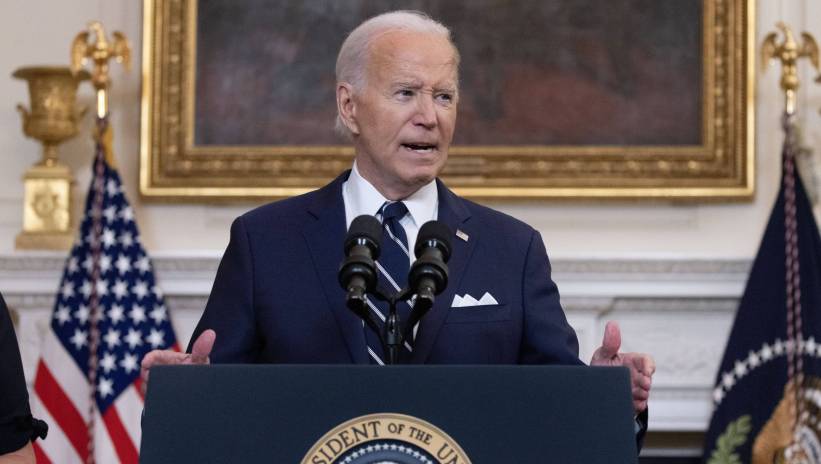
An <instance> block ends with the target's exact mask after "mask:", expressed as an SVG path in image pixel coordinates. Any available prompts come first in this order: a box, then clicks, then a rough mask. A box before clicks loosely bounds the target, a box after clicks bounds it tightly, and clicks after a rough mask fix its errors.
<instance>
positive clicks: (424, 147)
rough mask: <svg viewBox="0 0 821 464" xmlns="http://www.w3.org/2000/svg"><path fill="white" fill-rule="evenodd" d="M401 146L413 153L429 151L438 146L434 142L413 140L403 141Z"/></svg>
mask: <svg viewBox="0 0 821 464" xmlns="http://www.w3.org/2000/svg"><path fill="white" fill-rule="evenodd" d="M402 148H404V149H406V150H410V151H412V152H415V153H431V152H433V151H435V150H436V149H437V148H438V145H436V144H435V143H426V142H413V143H403V144H402Z"/></svg>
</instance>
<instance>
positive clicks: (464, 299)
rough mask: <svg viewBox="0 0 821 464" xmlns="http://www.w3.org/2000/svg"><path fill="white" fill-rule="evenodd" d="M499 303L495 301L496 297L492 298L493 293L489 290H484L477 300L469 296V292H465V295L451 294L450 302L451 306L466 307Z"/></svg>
mask: <svg viewBox="0 0 821 464" xmlns="http://www.w3.org/2000/svg"><path fill="white" fill-rule="evenodd" d="M497 304H499V302H498V301H496V298H493V295H491V294H490V292H485V294H484V295H482V298H479V299H478V300H477V299H476V298H473V297H472V296H470V294H468V293H465V296H459V295H458V294H457V295H453V303H451V304H450V307H451V308H468V307H471V306H491V305H497Z"/></svg>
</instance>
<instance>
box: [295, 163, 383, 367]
mask: <svg viewBox="0 0 821 464" xmlns="http://www.w3.org/2000/svg"><path fill="white" fill-rule="evenodd" d="M349 173H350V171H347V172H345V173H343V174H342V175H340V176H339V177H337V178H336V180H334V181H333V182H331V183H330V184H328V185H326V186H325V187H323V188H321V189H320V190H318V191H317V192H316V194H315V196H314V198H313V201H312V202H311V204H310V205H309V207H308V213H309V214H310V215H311V216H313V218H314V219H315V220H314V221H309V222H308V225H307V227H305V229H304V230H303V231H302V234H303V235H304V237H305V241H306V242H307V244H308V248H309V249H310V251H311V258H312V259H313V264H314V267H315V268H316V272H317V276H318V278H319V281H320V284H321V286H322V291H323V293H324V294H325V298H326V300H327V303H328V304H327V307H328V308H329V309H328V310H329V311H330V312H331V313H332V314H333V317H334V318H335V319H336V322H337V324H338V325H339V329H340V331H341V333H342V337H343V338H344V339H345V343H346V344H347V346H348V351H349V352H350V355H351V359H352V360H353V362H354V363H357V364H367V363H368V358H367V353H366V348H365V333H364V331H363V329H362V321H361V319H359V318H358V317H356V315H354V314H353V313H352V312H351V311H350V310H349V309H348V308H347V307H346V306H345V293H344V291H343V290H342V288H341V287H340V286H339V281H338V280H337V273H338V271H339V263H341V262H342V259H343V258H344V250H343V247H342V244H343V241H344V239H345V234H346V225H345V205H344V203H343V200H342V184H343V183H344V182H345V180H346V179H347V178H348V174H349Z"/></svg>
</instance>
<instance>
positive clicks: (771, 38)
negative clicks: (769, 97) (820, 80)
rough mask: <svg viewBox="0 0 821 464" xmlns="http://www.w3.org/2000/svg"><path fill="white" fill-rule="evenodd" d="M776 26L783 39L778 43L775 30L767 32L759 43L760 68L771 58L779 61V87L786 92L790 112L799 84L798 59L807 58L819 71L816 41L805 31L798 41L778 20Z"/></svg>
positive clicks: (820, 67)
mask: <svg viewBox="0 0 821 464" xmlns="http://www.w3.org/2000/svg"><path fill="white" fill-rule="evenodd" d="M776 27H777V28H778V29H779V30H781V33H782V34H783V35H784V41H783V42H781V43H778V41H777V39H778V33H777V32H771V33H769V34H767V36H766V37H765V38H764V42H763V43H762V44H761V68H762V70H766V69H767V66H768V65H769V64H770V61H771V60H773V59H777V60H778V61H780V62H781V66H782V68H781V89H782V90H784V92H785V93H786V97H787V113H788V114H792V113H794V112H795V92H796V90H798V87H799V84H800V82H799V80H798V66H797V65H798V60H799V59H800V58H809V60H810V64H812V66H813V68H815V70H816V71H821V65H819V52H818V43H817V42H816V41H815V39H814V38H813V37H812V36H811V35H810V34H809V33H807V32H802V33H801V43H798V42H797V41H796V40H795V36H794V35H793V32H792V29H790V27H789V26H787V25H786V24H784V23H782V22H779V23H778V24H776Z"/></svg>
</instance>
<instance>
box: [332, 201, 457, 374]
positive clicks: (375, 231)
mask: <svg viewBox="0 0 821 464" xmlns="http://www.w3.org/2000/svg"><path fill="white" fill-rule="evenodd" d="M381 228H382V225H381V224H380V223H379V222H378V221H377V220H376V219H375V218H374V217H373V216H368V215H363V216H359V217H357V218H356V219H354V221H353V223H352V224H351V227H350V229H349V231H348V236H347V237H346V239H345V247H344V248H345V255H346V257H345V259H344V260H343V261H342V264H341V265H340V269H339V283H340V285H341V286H342V288H343V289H344V290H345V291H346V298H345V304H346V306H347V307H348V309H350V310H351V311H352V312H354V313H355V314H356V315H357V316H359V317H360V318H361V319H362V320H363V321H364V322H365V324H366V325H367V326H368V327H369V328H370V329H371V330H373V332H374V333H375V334H377V336H378V337H379V342H380V344H381V345H382V350H383V352H384V353H385V355H386V358H387V359H386V364H398V363H399V353H400V350H401V347H402V344H403V343H404V341H405V340H408V339H412V338H413V327H414V326H415V325H416V324H417V323H418V322H419V321H420V320H421V319H422V317H423V316H424V315H425V314H426V313H427V312H428V311H429V310H430V309H431V308H432V307H433V302H434V299H435V295H438V294H440V293H441V292H442V291H443V290H444V289H445V287H446V286H447V283H448V267H447V264H446V263H447V261H448V259H449V258H450V240H449V238H448V237H449V236H450V235H451V234H450V230H449V229H448V228H447V226H446V225H445V224H443V223H440V222H438V221H430V222H427V223H425V224H423V225H422V227H421V228H420V229H419V235H418V237H417V242H416V246H415V247H414V251H415V254H416V257H417V260H416V261H415V262H414V263H413V265H412V266H411V268H410V271H409V273H408V284H409V286H407V287H405V288H403V289H402V290H400V291H399V292H397V293H395V294H393V295H391V296H386V295H385V294H384V293H383V292H382V291H381V290H380V289H379V288H377V287H378V286H377V280H378V279H377V272H376V266H375V260H376V259H378V257H379V252H380V243H379V242H380V234H381ZM367 294H371V295H372V296H373V297H374V298H376V299H378V300H380V301H385V302H387V303H388V308H389V310H388V314H387V316H386V318H385V324H384V325H382V326H381V327H380V324H379V320H378V319H377V318H376V315H375V314H374V313H373V311H370V310H369V309H368V303H367ZM400 301H406V302H408V305H409V306H410V307H411V312H410V314H409V316H408V320H407V321H402V320H400V318H399V314H398V313H397V311H396V304H397V303H398V302H400ZM403 326H404V330H403Z"/></svg>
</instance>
